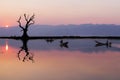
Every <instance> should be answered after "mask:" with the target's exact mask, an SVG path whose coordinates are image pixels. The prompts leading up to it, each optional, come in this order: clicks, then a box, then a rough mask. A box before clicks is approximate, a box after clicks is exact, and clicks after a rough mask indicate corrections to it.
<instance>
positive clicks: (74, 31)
mask: <svg viewBox="0 0 120 80" xmlns="http://www.w3.org/2000/svg"><path fill="white" fill-rule="evenodd" d="M21 33H22V32H21V29H20V28H19V27H9V28H3V27H1V28H0V36H20V35H21ZM28 33H29V35H30V36H96V35H97V36H102V35H104V36H105V35H106V36H120V25H114V24H81V25H72V24H70V25H57V26H52V25H34V26H31V27H30V28H29V32H28Z"/></svg>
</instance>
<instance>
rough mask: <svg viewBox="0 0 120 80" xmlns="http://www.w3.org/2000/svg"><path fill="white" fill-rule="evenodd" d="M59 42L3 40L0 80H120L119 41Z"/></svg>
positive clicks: (1, 43)
mask: <svg viewBox="0 0 120 80" xmlns="http://www.w3.org/2000/svg"><path fill="white" fill-rule="evenodd" d="M60 41H61V40H54V41H49V40H29V41H27V42H24V41H20V40H0V65H1V67H0V80H120V76H119V74H120V63H119V62H120V41H119V40H109V41H110V42H112V46H111V47H109V46H106V45H103V46H96V43H95V40H93V39H77V40H76V39H73V40H67V39H66V40H63V42H68V45H67V47H65V46H61V44H60ZM97 41H100V42H103V43H104V42H106V40H97Z"/></svg>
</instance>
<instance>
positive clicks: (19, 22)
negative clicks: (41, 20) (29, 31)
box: [17, 16, 24, 29]
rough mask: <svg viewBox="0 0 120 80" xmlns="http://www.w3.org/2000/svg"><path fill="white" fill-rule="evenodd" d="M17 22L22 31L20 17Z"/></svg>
mask: <svg viewBox="0 0 120 80" xmlns="http://www.w3.org/2000/svg"><path fill="white" fill-rule="evenodd" d="M17 22H18V24H19V27H20V28H22V29H24V28H23V26H22V24H21V16H20V17H19V19H18V21H17Z"/></svg>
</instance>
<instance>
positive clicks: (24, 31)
mask: <svg viewBox="0 0 120 80" xmlns="http://www.w3.org/2000/svg"><path fill="white" fill-rule="evenodd" d="M22 37H23V38H28V37H29V36H28V34H27V30H23V35H22Z"/></svg>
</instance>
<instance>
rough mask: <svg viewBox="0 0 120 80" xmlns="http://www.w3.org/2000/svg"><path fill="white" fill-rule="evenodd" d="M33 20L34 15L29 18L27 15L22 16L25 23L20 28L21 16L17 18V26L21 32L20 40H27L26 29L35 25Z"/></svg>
mask: <svg viewBox="0 0 120 80" xmlns="http://www.w3.org/2000/svg"><path fill="white" fill-rule="evenodd" d="M34 18H35V15H34V14H33V15H32V16H31V17H29V15H26V14H24V19H25V22H26V23H25V26H22V22H21V19H22V17H21V16H20V17H19V19H18V21H17V22H18V24H19V27H20V28H21V29H22V31H23V34H22V38H24V39H27V38H28V37H29V36H28V33H27V32H28V28H29V27H30V26H31V25H33V24H34V23H35V21H34Z"/></svg>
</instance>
